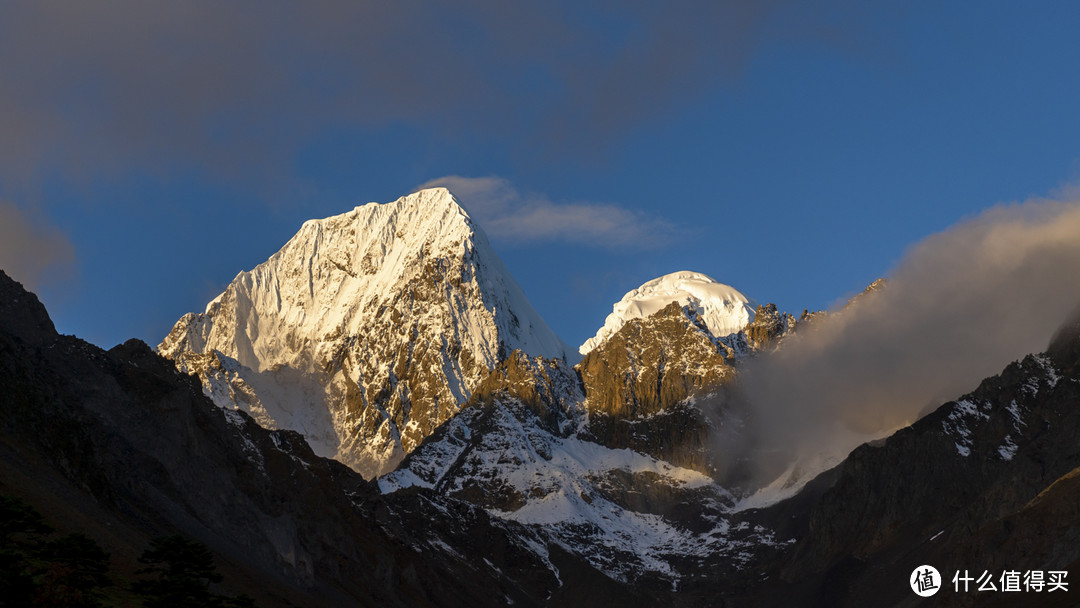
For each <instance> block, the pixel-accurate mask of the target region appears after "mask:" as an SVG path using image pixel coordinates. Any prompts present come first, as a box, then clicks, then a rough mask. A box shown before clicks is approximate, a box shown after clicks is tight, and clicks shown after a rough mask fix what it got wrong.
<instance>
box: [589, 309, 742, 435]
mask: <svg viewBox="0 0 1080 608" xmlns="http://www.w3.org/2000/svg"><path fill="white" fill-rule="evenodd" d="M733 360H734V350H733V349H732V348H731V346H728V345H727V344H725V343H724V342H721V341H719V340H717V339H716V338H715V337H714V336H713V335H712V334H711V333H710V332H709V329H708V327H706V326H705V323H704V321H703V320H702V319H701V317H700V316H699V315H698V314H697V313H696V312H695V311H694V310H693V309H692V308H690V307H689V306H682V305H680V304H679V303H678V302H672V303H671V304H668V305H667V306H666V307H664V308H663V309H661V310H660V311H659V312H657V313H655V314H653V315H651V316H649V317H647V318H644V319H632V320H630V321H628V322H627V323H626V324H624V325H623V326H622V327H621V328H620V329H619V331H617V332H615V334H614V335H613V336H611V337H610V338H608V339H607V340H605V341H604V342H603V343H601V344H600V345H599V346H598V347H596V348H594V349H593V350H591V351H590V352H589V354H587V355H585V358H584V359H582V361H581V363H579V364H578V365H577V369H578V371H579V373H580V374H581V379H582V382H583V383H584V385H585V396H586V408H587V409H588V410H589V412H590V413H598V414H603V415H607V416H613V417H615V418H617V419H627V420H637V419H641V418H645V417H647V416H651V415H653V414H657V413H659V412H661V411H663V410H666V409H668V408H670V407H672V406H674V405H675V404H676V403H679V402H681V401H684V400H685V399H687V398H688V397H691V396H693V395H695V394H698V393H699V392H700V391H703V390H708V389H710V388H713V387H715V386H717V385H719V384H722V383H723V382H725V381H727V380H729V379H730V378H732V377H733V376H734V374H735V370H734V367H733Z"/></svg>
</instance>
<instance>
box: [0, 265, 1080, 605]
mask: <svg viewBox="0 0 1080 608" xmlns="http://www.w3.org/2000/svg"><path fill="white" fill-rule="evenodd" d="M508 369H509V368H508ZM519 375H521V374H519ZM504 376H506V379H507V382H510V381H520V380H521V378H517V377H516V376H514V374H512V373H510V371H506V372H505V373H504ZM522 377H524V376H523V375H522ZM515 378H516V380H515ZM492 382H494V380H492ZM489 389H490V391H489V392H490V393H491V394H493V395H494V394H501V393H500V390H499V389H498V387H495V386H492V387H489ZM517 390H518V392H519V393H520V392H521V391H522V390H523V389H521V388H520V387H518V389H517ZM530 390H532V389H530ZM537 390H539V389H537ZM529 394H530V395H531V393H529ZM0 395H2V396H3V397H2V404H0V492H2V493H5V494H11V495H16V496H18V497H20V498H22V499H23V500H25V501H26V502H28V503H29V504H31V505H33V506H34V507H35V508H37V509H38V510H40V511H42V513H43V515H44V516H45V517H46V519H47V520H49V521H50V522H51V523H53V525H54V526H57V527H63V528H64V530H63V531H64V532H81V533H84V534H86V535H87V536H89V537H91V538H92V539H93V540H94V541H96V542H97V543H99V544H100V545H101V546H102V547H104V548H105V549H106V550H107V551H108V552H109V553H111V555H112V560H113V566H114V568H116V569H117V570H119V571H121V572H133V571H134V570H135V569H136V568H137V567H138V565H137V563H136V557H137V556H138V555H139V553H140V552H141V551H142V550H143V549H145V547H146V546H148V545H149V543H150V540H151V539H153V538H160V537H163V536H168V535H171V534H177V533H179V534H183V535H185V536H188V537H190V538H193V539H195V540H196V541H198V542H201V543H203V544H205V545H206V546H208V547H209V548H210V549H211V550H212V551H213V553H214V555H215V559H216V561H217V563H218V565H219V567H220V569H221V570H222V573H223V574H224V576H225V585H226V586H227V587H228V588H227V589H225V591H227V592H229V593H246V594H248V595H251V596H253V597H255V598H256V600H257V603H258V604H259V605H265V606H290V605H300V606H351V605H380V606H386V605H389V606H425V605H427V606H436V605H438V606H460V605H470V606H503V605H508V604H510V603H511V602H512V603H513V604H514V605H517V606H543V605H551V606H563V605H566V606H569V605H574V606H589V605H593V606H606V605H610V606H652V605H665V604H667V605H677V606H974V605H978V606H984V605H986V606H995V605H1045V606H1054V605H1059V606H1071V605H1076V604H1077V603H1078V602H1077V601H1076V600H1075V598H1080V595H1078V594H1080V587H1078V588H1076V589H1073V588H1072V585H1070V589H1069V591H1068V592H1065V593H1061V592H1058V593H1055V594H1051V593H1046V592H1045V591H1044V592H1042V593H1041V594H1039V595H1035V594H1033V593H1013V594H1008V593H1003V592H998V593H991V592H982V593H977V592H975V590H974V587H973V588H972V590H971V592H969V593H955V592H953V589H952V582H951V579H952V575H953V573H954V572H956V571H957V570H960V571H963V570H968V571H970V572H971V573H972V576H978V575H979V574H981V573H982V572H983V571H984V570H986V571H989V572H991V573H993V574H994V575H995V576H1000V575H1001V574H1002V573H1003V572H1005V571H1006V570H1017V571H1020V572H1025V571H1029V570H1041V571H1051V570H1064V571H1069V572H1070V577H1071V576H1077V577H1080V525H1078V524H1080V506H1078V505H1080V442H1078V441H1077V437H1080V411H1078V405H1080V325H1078V324H1077V323H1069V324H1066V326H1065V327H1064V328H1063V330H1062V332H1061V333H1060V334H1059V335H1058V337H1056V338H1055V340H1054V341H1053V343H1052V345H1051V347H1050V349H1049V350H1048V352H1047V353H1044V354H1042V355H1034V356H1028V357H1026V358H1024V359H1023V360H1021V361H1018V362H1015V363H1013V364H1010V365H1009V366H1008V367H1007V368H1006V369H1005V370H1004V371H1003V372H1002V373H1001V374H1000V375H998V376H995V377H992V378H988V379H987V380H985V381H984V382H983V383H982V384H981V385H980V386H979V387H978V388H977V389H976V390H975V391H973V392H972V393H970V394H968V395H965V396H964V397H962V398H961V399H958V400H957V401H954V402H949V403H946V404H944V405H942V406H941V407H940V408H938V409H937V410H936V411H935V412H933V413H931V414H930V415H928V416H926V417H925V418H923V419H922V420H920V421H918V422H917V423H915V424H913V425H912V426H911V427H908V428H905V429H902V430H901V431H899V432H897V433H896V434H894V435H893V436H892V437H890V438H889V439H887V440H886V441H884V442H881V443H879V444H877V445H875V446H871V445H864V446H861V447H859V448H858V449H856V450H855V451H854V452H852V454H851V455H850V456H849V457H848V459H847V460H845V461H844V462H843V463H842V464H841V465H840V466H838V467H837V468H835V469H833V470H831V471H829V472H827V473H825V474H823V475H822V476H821V477H819V478H818V479H816V480H815V481H813V482H811V483H810V484H808V485H807V487H806V488H805V489H804V490H803V491H802V492H801V493H800V494H799V495H797V496H795V497H794V498H792V499H790V500H788V501H785V502H782V503H780V504H778V505H775V506H773V507H770V508H767V509H761V510H757V511H747V512H743V513H740V514H738V517H739V518H740V519H741V520H743V521H745V522H747V523H750V524H755V525H756V524H760V525H762V526H765V527H767V528H769V529H771V530H775V531H776V534H777V536H778V537H779V538H793V539H795V542H794V543H791V544H787V545H785V546H784V547H783V548H782V550H779V551H777V550H770V551H763V552H760V553H758V554H757V556H756V557H755V558H754V560H752V561H750V562H749V563H746V564H744V565H741V566H740V567H738V568H734V567H731V568H725V567H722V566H721V564H720V563H717V565H716V567H715V568H705V569H704V570H699V571H698V572H697V573H696V575H695V576H693V577H691V578H688V579H686V580H685V581H684V584H681V585H680V586H679V588H678V589H676V590H666V589H660V588H658V587H657V586H655V585H651V584H650V585H645V584H643V583H642V582H639V581H635V580H629V581H627V582H626V583H619V582H615V581H613V580H611V579H609V578H607V577H606V576H604V575H603V574H601V573H600V572H599V571H597V570H596V569H594V568H593V567H592V566H590V565H589V563H588V562H586V561H585V560H583V559H581V558H580V557H579V556H576V555H574V554H573V553H571V552H569V551H567V550H566V549H565V548H561V547H560V546H559V545H558V544H553V543H550V542H548V541H547V540H545V537H542V536H540V535H538V534H536V532H535V531H534V530H531V529H529V528H527V527H525V526H521V525H517V524H515V523H513V522H508V521H503V520H500V519H496V518H493V517H491V516H490V515H489V514H488V513H487V512H486V511H485V510H484V509H483V508H481V507H480V506H479V504H480V503H482V502H483V501H484V500H488V499H490V498H491V495H490V492H488V493H486V494H478V495H477V496H476V497H475V500H471V499H470V498H469V496H468V494H467V493H460V492H459V494H460V496H453V497H452V496H449V495H447V494H446V493H444V492H441V491H439V490H438V489H437V488H436V489H427V488H416V487H413V488H408V489H404V490H399V491H397V492H394V493H391V494H387V495H383V494H380V493H379V492H378V490H377V488H376V486H375V485H374V484H373V483H369V482H366V481H364V480H363V479H362V478H361V477H360V476H359V475H358V474H356V473H355V472H353V471H352V470H350V469H348V468H347V467H345V466H344V465H341V464H339V463H337V462H335V461H332V460H328V459H324V458H319V457H317V456H315V455H314V454H313V453H312V451H311V450H310V448H309V447H308V445H307V444H306V443H305V442H304V440H303V439H302V437H301V436H300V435H298V434H297V433H294V432H291V431H267V430H264V429H262V428H261V427H259V426H258V425H257V424H255V423H254V422H253V421H252V420H251V419H250V418H249V417H248V416H246V415H245V414H243V413H240V412H232V411H226V410H223V409H221V408H218V407H216V406H214V405H213V403H212V402H210V401H209V400H208V399H207V398H205V397H204V396H203V394H202V390H201V387H200V384H199V382H198V380H197V379H196V378H194V377H190V376H185V375H182V374H180V373H178V372H177V371H176V370H175V367H174V366H173V364H172V363H171V362H169V361H166V360H164V359H162V358H161V357H159V356H158V355H156V354H155V353H154V352H152V351H151V350H150V349H149V348H148V347H147V346H146V345H145V344H143V343H142V342H139V341H136V340H132V341H129V342H127V343H125V344H123V345H120V346H117V347H115V348H113V349H111V350H109V351H103V350H101V349H99V348H97V347H95V346H93V345H90V344H88V343H86V342H84V341H82V340H79V339H77V338H74V337H70V336H61V335H58V334H57V333H56V331H55V328H54V327H53V325H52V322H51V321H50V320H49V317H48V314H47V313H46V311H45V309H44V307H43V306H42V305H41V304H40V302H38V300H37V298H36V297H35V296H34V295H33V294H30V293H28V292H26V291H25V290H23V289H22V287H21V286H20V285H19V284H18V283H16V282H14V281H12V280H11V279H10V278H8V277H7V276H6V275H4V274H3V273H2V272H0ZM542 396H543V395H540V397H542ZM534 397H535V398H534V399H533V401H536V404H533V405H532V407H533V409H534V410H537V416H539V417H540V419H541V420H544V419H546V418H544V416H547V417H550V415H551V414H552V412H554V409H552V407H553V406H554V405H555V404H556V402H554V401H552V403H551V404H547V405H545V407H543V408H541V407H540V405H544V404H543V403H541V401H542V399H540V397H537V396H535V395H534ZM480 401H483V399H481V400H480ZM545 403H546V402H545ZM537 404H540V405H537ZM477 406H478V407H481V408H492V407H496V405H494V404H492V403H478V404H477ZM499 407H501V406H499ZM483 411H485V412H486V411H487V410H483ZM540 414H543V416H540ZM478 415H479V414H478ZM481 417H483V416H481ZM489 417H490V416H489ZM555 430H558V429H555ZM434 437H435V438H438V433H437V434H436V435H435V436H434ZM921 564H932V565H935V566H936V567H937V568H938V569H939V570H940V571H941V573H942V575H943V578H944V579H945V581H944V588H943V589H942V590H941V592H940V593H938V594H937V595H935V596H934V597H932V598H928V599H921V598H918V597H917V596H915V595H914V594H913V593H912V592H911V590H910V588H909V586H908V579H909V577H910V575H911V573H912V570H913V569H914V568H915V567H916V566H919V565H921ZM1067 580H1068V579H1067ZM1077 580H1080V579H1077ZM1069 582H1070V583H1073V582H1076V581H1072V580H1070V581H1069ZM1078 584H1080V583H1078ZM999 586H1000V585H999Z"/></svg>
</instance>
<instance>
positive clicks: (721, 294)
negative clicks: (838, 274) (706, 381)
mask: <svg viewBox="0 0 1080 608" xmlns="http://www.w3.org/2000/svg"><path fill="white" fill-rule="evenodd" d="M672 302H678V303H679V304H680V305H684V306H685V305H689V306H691V307H692V308H693V309H694V310H695V311H696V312H697V313H698V315H700V316H701V318H702V320H703V321H704V322H705V325H706V326H707V327H708V328H709V331H710V332H712V334H713V335H714V336H715V337H717V338H722V337H724V336H727V335H730V334H733V333H735V332H737V331H739V330H741V329H742V328H744V327H746V325H747V324H748V323H750V322H751V321H753V320H754V310H755V308H756V307H757V304H756V303H755V302H754V301H753V300H751V299H750V298H747V297H746V296H744V295H743V294H742V293H740V292H739V291H738V290H737V289H735V288H734V287H731V286H730V285H725V284H723V283H720V282H718V281H716V279H713V278H712V277H710V276H708V275H704V274H701V273H699V272H689V271H680V272H673V273H671V274H666V275H664V276H662V277H657V278H655V279H653V280H651V281H648V282H646V283H645V284H643V285H641V286H640V287H638V288H637V289H633V290H631V291H629V292H627V293H626V295H624V296H623V297H622V299H621V300H619V301H618V302H616V303H615V306H614V307H613V310H612V312H611V314H610V315H608V316H607V319H605V321H604V325H603V327H601V328H600V330H599V331H597V332H596V335H595V336H593V337H592V338H589V339H588V340H586V341H585V343H584V344H582V345H581V347H580V348H579V349H578V351H579V352H581V354H582V355H584V354H587V353H588V352H589V351H591V350H593V349H594V348H596V347H597V346H599V345H600V344H601V343H602V342H604V341H605V340H607V339H608V338H610V337H611V336H612V335H614V334H615V332H617V331H619V328H621V327H622V326H623V325H625V324H626V322H627V321H629V320H631V319H643V318H645V317H648V316H650V315H652V314H654V313H656V312H658V311H660V310H661V309H663V308H664V307H665V306H667V305H669V304H671V303H672Z"/></svg>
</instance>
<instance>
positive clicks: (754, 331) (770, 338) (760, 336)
mask: <svg viewBox="0 0 1080 608" xmlns="http://www.w3.org/2000/svg"><path fill="white" fill-rule="evenodd" d="M803 315H804V318H809V315H808V313H807V312H806V311H803ZM795 325H796V321H795V317H794V316H792V315H791V314H789V313H786V312H785V313H782V312H780V311H778V310H777V309H776V304H773V303H771V302H770V303H768V304H762V305H761V306H758V307H757V310H756V311H755V312H754V320H753V321H752V322H751V323H750V324H749V325H747V326H746V329H744V330H743V332H744V333H745V334H746V341H747V342H748V343H749V344H750V346H751V347H752V348H753V349H754V350H766V349H769V348H773V347H775V346H777V345H778V344H779V342H780V340H781V339H782V338H783V337H784V336H786V335H787V334H789V333H791V332H793V331H795Z"/></svg>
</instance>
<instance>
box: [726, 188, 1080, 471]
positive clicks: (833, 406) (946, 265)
mask: <svg viewBox="0 0 1080 608" xmlns="http://www.w3.org/2000/svg"><path fill="white" fill-rule="evenodd" d="M1078 234H1080V202H1077V201H1075V200H1048V199H1035V200H1030V201H1027V202H1024V203H1022V204H1008V205H1000V206H996V207H993V208H991V209H989V210H987V211H985V212H983V213H981V214H979V215H977V216H975V217H973V218H970V219H967V220H964V221H961V222H960V223H958V224H956V225H954V226H953V227H951V228H949V229H947V230H945V231H943V232H941V233H938V234H935V235H932V236H930V237H928V238H926V239H924V240H923V241H921V242H919V243H917V244H916V245H914V246H913V247H911V248H910V249H909V250H908V252H907V253H906V255H905V256H904V258H903V259H902V260H901V262H900V263H899V264H898V265H897V266H896V268H895V269H894V270H893V271H892V272H891V273H889V274H888V275H887V277H888V283H887V285H886V286H885V287H884V288H882V289H878V290H875V291H872V292H869V293H867V294H865V295H863V296H861V297H858V298H856V299H855V301H853V302H852V304H850V305H848V306H847V307H845V308H843V309H841V310H838V311H835V312H834V313H833V314H830V315H828V316H827V317H825V318H822V319H818V320H815V321H814V322H813V323H812V324H810V325H809V326H808V327H806V328H805V329H804V330H803V331H800V332H798V333H796V334H795V335H793V336H791V338H790V339H789V340H787V341H786V342H785V344H784V345H783V347H782V348H780V349H778V350H777V351H775V352H773V353H771V354H769V355H768V356H764V357H760V358H758V359H756V360H752V361H748V362H747V364H746V365H745V367H744V368H743V370H742V372H741V374H740V377H739V380H738V382H737V387H736V388H735V391H736V393H737V395H738V397H737V399H740V400H742V401H743V402H745V403H744V405H745V406H746V408H747V410H748V411H749V412H751V414H750V415H751V417H752V418H753V424H752V426H753V429H754V431H753V434H754V437H753V439H750V438H741V439H740V441H743V442H749V444H750V445H747V444H743V445H740V446H732V445H719V446H718V449H721V450H724V451H725V452H736V453H737V452H739V451H740V450H750V452H751V453H758V454H761V453H771V452H773V451H776V450H783V451H784V453H785V454H787V455H788V456H789V457H791V458H793V459H796V460H798V461H802V462H813V461H817V462H818V463H822V462H829V463H835V462H838V461H839V459H841V458H843V457H844V456H846V455H847V453H848V452H849V451H850V450H851V449H853V448H855V447H856V446H857V445H858V444H860V443H862V442H864V441H867V440H870V439H874V438H877V437H883V436H885V435H888V434H890V433H892V432H894V431H896V430H898V429H900V428H902V427H904V426H907V425H909V424H911V423H912V422H914V421H915V420H916V419H918V418H919V417H921V415H923V414H925V413H927V412H928V411H930V410H931V409H933V408H936V407H937V406H938V405H940V404H941V403H944V402H946V401H949V400H951V399H957V398H959V397H960V396H961V395H963V394H964V393H966V392H968V391H970V390H972V389H974V388H975V386H976V385H977V384H978V383H979V381H980V380H981V379H982V378H984V377H987V376H990V375H993V374H995V373H997V372H998V371H999V370H1000V369H1001V368H1002V367H1003V366H1004V365H1005V364H1007V363H1009V362H1010V361H1013V360H1016V359H1018V358H1021V357H1023V356H1024V355H1026V354H1028V353H1036V352H1041V351H1043V350H1045V349H1046V347H1047V344H1048V342H1049V340H1050V338H1051V337H1052V335H1053V333H1054V332H1055V330H1056V329H1057V328H1058V327H1060V326H1061V324H1062V323H1063V322H1064V321H1065V320H1066V317H1067V316H1068V315H1069V313H1070V312H1071V311H1072V310H1074V309H1075V308H1076V306H1077V304H1078V303H1080V285H1077V283H1076V282H1075V280H1073V278H1074V277H1076V276H1077V275H1078V273H1080V239H1078V238H1077V236H1076V235H1078ZM742 453H743V454H746V453H747V452H745V451H744V452H742ZM766 468H768V467H766ZM781 470H782V469H781ZM776 473H777V471H776V470H774V469H768V471H767V472H761V473H760V474H761V475H762V478H761V479H758V480H757V483H760V484H767V483H768V482H769V481H771V479H772V477H771V475H775V474H776Z"/></svg>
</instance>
